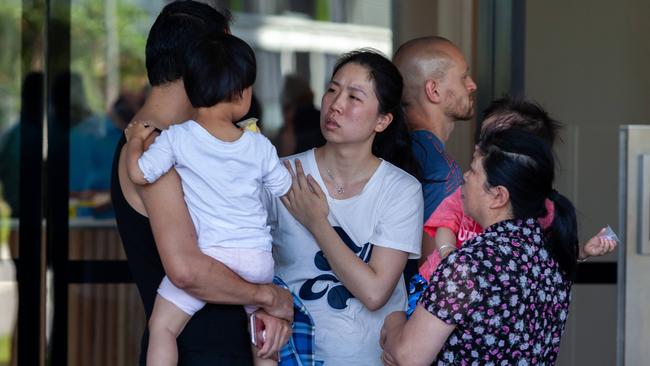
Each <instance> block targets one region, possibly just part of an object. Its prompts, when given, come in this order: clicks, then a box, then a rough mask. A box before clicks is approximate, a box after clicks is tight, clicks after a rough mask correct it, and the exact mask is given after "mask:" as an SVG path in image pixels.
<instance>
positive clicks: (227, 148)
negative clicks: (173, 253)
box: [125, 35, 291, 365]
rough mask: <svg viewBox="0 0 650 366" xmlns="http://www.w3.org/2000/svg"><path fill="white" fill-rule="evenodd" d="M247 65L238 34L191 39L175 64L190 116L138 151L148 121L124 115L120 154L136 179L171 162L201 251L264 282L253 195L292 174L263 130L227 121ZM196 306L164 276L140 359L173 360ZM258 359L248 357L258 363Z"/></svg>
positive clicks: (246, 101)
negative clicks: (178, 66) (191, 108)
mask: <svg viewBox="0 0 650 366" xmlns="http://www.w3.org/2000/svg"><path fill="white" fill-rule="evenodd" d="M255 74H256V64H255V55H254V53H253V50H252V49H251V48H250V46H248V45H247V44H246V43H245V42H244V41H242V40H241V39H239V38H237V37H234V36H232V35H214V36H209V37H204V38H201V39H198V40H197V41H196V42H195V43H194V44H193V45H191V47H189V48H188V55H186V56H185V70H184V71H183V82H184V85H185V91H186V93H187V96H188V98H189V100H190V102H191V103H192V106H194V107H195V108H197V113H196V116H195V118H194V119H193V120H189V121H186V122H183V123H180V124H176V125H172V126H171V127H169V129H167V130H165V131H163V132H162V133H161V135H160V136H158V137H157V138H156V140H155V142H154V143H153V144H152V145H151V146H149V148H148V149H147V150H146V151H144V148H145V147H144V141H145V140H146V138H147V137H148V136H149V135H150V134H151V133H152V132H153V128H152V127H149V126H148V124H147V123H146V122H135V123H131V124H130V125H129V127H128V128H127V130H126V131H125V133H126V137H127V140H128V142H127V157H126V161H127V169H128V174H129V178H130V179H131V180H132V181H133V182H134V183H136V184H147V183H153V182H155V181H156V180H157V179H158V178H159V177H160V176H162V175H163V174H165V173H166V172H167V171H168V170H169V169H171V168H175V169H176V171H177V172H178V174H179V176H180V177H181V181H182V186H183V193H184V196H185V202H186V203H187V207H188V209H189V212H190V216H191V217H192V221H193V223H194V226H195V228H196V232H197V235H198V244H199V247H200V249H201V251H203V252H204V253H205V254H207V255H209V256H211V257H213V258H215V259H217V260H218V261H220V262H222V263H223V264H225V265H226V266H228V267H229V268H230V269H232V270H233V271H235V272H236V273H237V274H239V275H240V276H241V277H242V278H244V279H245V280H247V281H249V282H252V283H269V282H271V281H272V279H273V257H272V255H271V235H270V232H269V228H268V226H267V225H266V216H267V213H266V210H265V208H264V206H263V204H262V201H261V195H262V193H263V192H262V191H263V190H264V189H267V190H269V192H271V193H272V194H273V195H275V196H283V195H284V194H286V193H287V192H288V191H289V189H290V187H291V176H290V175H289V172H288V171H287V169H286V168H285V167H284V166H283V165H282V164H281V163H280V161H279V159H278V156H277V153H276V151H275V148H274V147H273V145H271V143H270V142H269V140H268V139H267V138H266V137H264V136H263V135H262V134H259V133H255V132H249V131H242V130H240V129H239V128H237V127H236V126H235V125H234V124H233V121H238V120H239V119H241V118H242V117H243V116H244V115H245V114H246V113H247V112H248V109H249V107H250V102H251V93H252V92H251V87H252V85H253V83H254V82H255ZM204 305H205V302H204V301H202V300H200V299H197V298H195V297H193V296H191V295H190V294H188V293H186V292H185V291H183V290H181V289H179V288H177V287H176V286H174V285H173V284H172V283H171V281H170V280H169V279H168V278H167V277H165V278H164V279H163V281H162V283H161V284H160V287H159V288H158V296H157V297H156V300H155V303H154V308H153V313H152V316H151V319H150V323H149V333H150V336H149V349H148V352H147V364H148V365H176V362H177V358H178V355H177V353H178V351H177V349H176V337H177V336H178V335H179V334H180V332H181V331H182V330H183V327H185V324H187V322H188V321H189V319H190V318H191V317H192V315H193V314H194V313H196V312H197V311H198V310H200V309H201V308H202V307H203V306H204ZM245 308H246V311H247V312H248V313H249V314H250V313H252V312H253V311H255V308H254V307H250V306H246V307H245ZM253 354H254V355H255V354H256V352H253ZM266 361H269V360H261V359H258V358H257V357H255V363H256V364H258V365H259V364H262V363H264V364H268V362H266Z"/></svg>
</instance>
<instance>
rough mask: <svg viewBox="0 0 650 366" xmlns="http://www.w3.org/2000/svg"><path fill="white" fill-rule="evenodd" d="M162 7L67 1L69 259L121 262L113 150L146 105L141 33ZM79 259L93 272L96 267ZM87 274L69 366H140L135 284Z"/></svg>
mask: <svg viewBox="0 0 650 366" xmlns="http://www.w3.org/2000/svg"><path fill="white" fill-rule="evenodd" d="M163 5H164V2H163V1H136V0H71V2H70V50H71V57H70V71H71V85H70V96H71V97H70V103H71V111H70V187H69V188H70V195H69V241H68V244H69V260H71V261H125V260H126V256H125V254H124V250H123V248H122V244H121V242H120V238H119V235H118V232H117V228H116V227H115V220H114V212H113V209H112V205H111V202H110V193H109V189H110V176H111V168H112V162H113V154H114V151H115V146H116V145H117V142H118V141H119V139H120V138H121V136H122V131H123V129H124V127H125V126H126V124H127V123H128V122H129V121H130V120H131V118H132V117H133V115H134V114H135V112H136V111H137V110H138V109H139V108H140V106H141V105H142V103H143V102H144V97H145V93H146V92H147V87H146V86H147V84H148V83H147V78H146V70H145V66H144V58H145V55H144V49H145V43H146V37H147V34H148V30H149V27H150V26H151V24H152V23H153V20H154V18H155V16H157V15H158V13H159V11H160V9H161V8H162V6H163ZM77 264H79V265H82V266H85V268H90V269H93V264H88V263H82V262H77ZM71 268H79V267H78V266H77V267H74V266H73V267H71ZM102 268H107V270H106V273H100V274H99V275H100V277H102V278H104V279H105V280H102V282H106V281H107V282H111V276H112V274H113V273H115V272H116V271H115V270H111V268H110V266H109V267H102ZM119 268H123V267H119ZM95 274H96V275H97V274H98V273H95ZM118 275H120V273H118ZM92 277H93V276H92V275H89V274H86V273H84V274H81V278H80V281H81V282H82V283H79V284H70V285H69V286H68V309H67V314H68V342H67V347H68V365H134V364H137V362H138V356H139V350H140V338H141V336H142V333H143V330H144V327H145V324H146V319H145V315H144V309H143V307H142V302H141V300H140V297H139V295H138V292H137V289H136V287H135V285H134V284H117V283H115V284H112V283H107V284H104V283H101V284H94V283H83V282H89V281H92ZM116 282H119V279H118V280H116Z"/></svg>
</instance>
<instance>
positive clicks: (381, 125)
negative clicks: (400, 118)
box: [375, 113, 393, 133]
mask: <svg viewBox="0 0 650 366" xmlns="http://www.w3.org/2000/svg"><path fill="white" fill-rule="evenodd" d="M391 122H393V114H392V113H386V114H380V115H379V118H378V119H377V124H376V125H375V132H377V133H380V132H382V131H384V130H385V129H387V128H388V126H390V124H391Z"/></svg>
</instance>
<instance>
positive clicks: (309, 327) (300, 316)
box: [273, 277, 323, 366]
mask: <svg viewBox="0 0 650 366" xmlns="http://www.w3.org/2000/svg"><path fill="white" fill-rule="evenodd" d="M273 283H274V284H276V285H278V286H280V287H282V288H285V289H287V290H288V289H289V286H287V284H286V283H284V281H282V280H281V279H280V278H279V277H275V278H273ZM291 295H292V296H293V325H292V331H293V333H292V334H291V338H289V342H287V344H286V345H285V346H284V347H282V349H281V350H280V363H279V366H322V365H323V361H317V360H316V359H315V358H314V333H315V326H314V319H312V317H311V315H309V311H307V308H306V307H305V305H304V304H303V303H302V301H300V299H299V298H298V296H296V295H295V294H294V293H291Z"/></svg>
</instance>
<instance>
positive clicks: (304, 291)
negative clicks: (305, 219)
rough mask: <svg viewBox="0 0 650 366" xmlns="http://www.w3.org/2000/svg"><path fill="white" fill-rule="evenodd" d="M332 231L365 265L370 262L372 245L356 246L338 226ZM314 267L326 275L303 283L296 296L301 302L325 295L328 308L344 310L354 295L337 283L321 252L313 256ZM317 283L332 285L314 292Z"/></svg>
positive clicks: (337, 280)
mask: <svg viewBox="0 0 650 366" xmlns="http://www.w3.org/2000/svg"><path fill="white" fill-rule="evenodd" d="M334 230H335V231H336V233H337V234H339V237H340V238H341V240H343V243H345V245H346V246H347V247H348V248H350V250H351V251H352V252H354V254H356V255H357V256H358V257H359V258H361V260H362V261H364V262H365V263H368V262H369V261H370V256H371V255H372V248H373V246H372V244H370V243H365V244H363V246H358V245H357V244H356V243H355V242H354V241H353V240H352V238H350V236H349V235H348V234H347V233H346V232H345V230H343V228H341V227H340V226H334ZM314 265H315V266H316V268H318V269H319V270H321V271H324V272H328V273H327V274H322V275H318V276H316V277H314V278H312V279H311V280H307V281H305V283H303V285H302V286H300V291H299V292H298V296H300V298H301V299H302V300H318V299H320V298H321V297H323V296H325V294H327V303H328V304H329V306H331V307H333V308H334V309H338V310H341V309H345V308H346V307H347V306H348V304H347V302H348V300H349V299H350V298H353V297H354V295H352V293H351V292H350V291H348V289H346V288H345V286H343V285H342V284H340V283H341V281H339V279H338V278H336V276H334V273H333V272H332V267H330V264H329V262H328V261H327V258H325V255H324V254H323V251H322V250H319V251H318V252H317V253H316V255H315V256H314ZM319 281H326V282H327V281H329V282H332V285H331V286H330V285H328V286H327V287H326V288H325V289H324V290H322V291H318V292H314V291H313V289H314V285H315V284H316V283H317V282H319Z"/></svg>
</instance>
